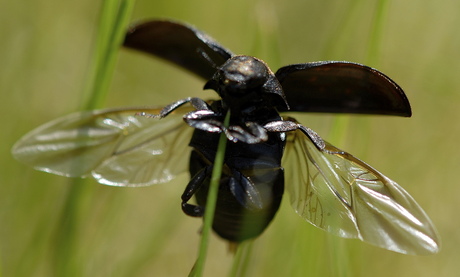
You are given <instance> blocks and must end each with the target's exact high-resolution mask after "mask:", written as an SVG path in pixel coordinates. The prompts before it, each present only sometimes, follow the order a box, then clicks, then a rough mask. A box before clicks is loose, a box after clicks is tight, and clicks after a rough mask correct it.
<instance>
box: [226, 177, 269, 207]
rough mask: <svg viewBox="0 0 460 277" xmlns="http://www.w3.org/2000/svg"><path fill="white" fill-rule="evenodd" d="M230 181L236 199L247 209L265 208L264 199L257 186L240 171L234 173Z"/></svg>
mask: <svg viewBox="0 0 460 277" xmlns="http://www.w3.org/2000/svg"><path fill="white" fill-rule="evenodd" d="M232 175H233V176H232V178H230V180H229V186H230V191H231V192H232V194H233V196H235V199H236V200H237V201H238V202H239V203H240V204H241V205H242V206H244V207H245V208H246V209H249V210H261V209H262V208H263V202H262V198H261V196H260V194H259V191H258V190H257V188H256V186H255V184H254V183H253V182H252V181H251V179H249V178H248V177H246V176H244V175H243V174H242V173H241V172H240V171H237V170H235V171H233V174H232Z"/></svg>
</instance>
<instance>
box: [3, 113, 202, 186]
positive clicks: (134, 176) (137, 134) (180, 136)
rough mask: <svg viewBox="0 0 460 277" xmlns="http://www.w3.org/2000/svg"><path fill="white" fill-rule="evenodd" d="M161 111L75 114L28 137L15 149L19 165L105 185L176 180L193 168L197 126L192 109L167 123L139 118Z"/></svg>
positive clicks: (136, 184) (130, 184) (162, 120)
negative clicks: (191, 122)
mask: <svg viewBox="0 0 460 277" xmlns="http://www.w3.org/2000/svg"><path fill="white" fill-rule="evenodd" d="M160 110H161V109H151V108H133V109H130V108H122V109H108V110H100V111H85V112H78V113H74V114H70V115H68V116H65V117H62V118H58V119H56V120H53V121H51V122H49V123H47V124H44V125H42V126H40V127H38V128H36V129H35V130H33V131H31V132H30V133H28V134H27V135H25V136H24V137H23V138H22V139H21V140H20V141H18V142H17V143H16V144H15V146H14V147H13V150H12V152H13V155H14V157H15V158H16V159H18V160H19V161H21V162H23V163H25V164H28V165H30V166H33V167H34V168H36V169H38V170H42V171H45V172H50V173H54V174H58V175H63V176H68V177H80V176H87V175H90V174H91V175H93V177H94V178H95V179H96V180H97V181H98V182H100V183H102V184H106V185H115V186H145V185H151V184H156V183H163V182H167V181H169V180H171V179H172V178H174V176H176V175H177V174H180V173H181V172H184V171H186V170H187V168H188V166H187V165H188V159H187V158H184V153H185V152H186V151H187V148H188V142H189V140H190V138H191V134H192V132H193V128H190V127H189V126H188V125H186V124H185V123H184V122H183V120H182V114H184V113H185V112H188V111H191V110H192V108H190V107H181V108H178V109H177V110H176V111H175V112H174V113H172V114H170V115H169V116H168V117H166V118H163V119H161V120H159V119H156V118H147V117H143V116H138V115H136V113H140V112H145V113H152V114H156V113H158V112H159V111H160Z"/></svg>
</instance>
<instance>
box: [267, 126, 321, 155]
mask: <svg viewBox="0 0 460 277" xmlns="http://www.w3.org/2000/svg"><path fill="white" fill-rule="evenodd" d="M264 128H265V130H267V131H269V132H278V133H281V132H289V131H295V130H300V131H302V133H304V134H305V135H307V136H308V137H309V138H310V140H311V141H312V142H313V143H314V144H315V146H316V148H318V149H319V150H320V151H324V150H325V148H326V143H325V142H324V140H323V139H322V138H321V137H320V136H319V135H318V134H317V133H316V132H315V131H313V130H312V129H310V128H308V127H305V126H303V125H302V124H299V123H297V122H296V121H290V120H277V121H272V122H269V123H267V124H265V125H264Z"/></svg>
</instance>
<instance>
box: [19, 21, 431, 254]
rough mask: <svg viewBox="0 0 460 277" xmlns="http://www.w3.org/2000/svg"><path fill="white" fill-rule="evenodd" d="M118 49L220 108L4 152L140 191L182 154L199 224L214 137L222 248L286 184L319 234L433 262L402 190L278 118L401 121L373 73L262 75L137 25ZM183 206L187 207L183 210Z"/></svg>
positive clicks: (253, 66) (87, 125) (267, 208)
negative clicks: (220, 159) (352, 116)
mask: <svg viewBox="0 0 460 277" xmlns="http://www.w3.org/2000/svg"><path fill="white" fill-rule="evenodd" d="M124 45H125V46H126V47H128V48H132V49H136V50H139V51H143V52H146V53H150V54H153V55H155V56H157V57H161V58H163V59H165V60H167V61H169V62H173V63H175V64H177V65H179V66H181V67H183V68H185V69H188V70H189V71H191V72H192V73H195V74H197V75H198V76H200V77H202V78H204V79H205V80H207V82H206V84H205V86H204V88H205V89H212V90H214V91H216V92H217V93H218V95H219V96H220V98H221V99H220V100H216V101H204V100H202V99H199V98H193V97H189V98H185V99H182V100H179V101H176V102H174V103H172V104H170V105H168V106H166V107H164V108H131V109H128V108H123V109H112V110H102V111H88V112H80V113H76V114H72V115H69V116H66V117H63V118H60V119H57V120H55V121H52V122H50V123H48V124H45V125H43V126H41V127H39V128H37V129H35V130H34V131H32V132H30V133H29V134H27V135H26V136H24V137H23V138H22V139H21V140H20V141H19V142H18V143H17V144H16V145H15V146H14V148H13V154H14V156H15V157H16V158H17V159H19V160H20V161H23V162H25V163H27V164H30V165H32V166H34V167H35V168H37V169H40V170H43V171H47V172H51V173H55V174H60V175H65V176H85V175H89V174H91V175H92V176H93V177H94V178H95V179H96V180H97V181H98V182H100V183H102V184H106V185H115V186H144V185H151V184H155V183H163V182H167V181H169V180H171V179H172V178H174V176H176V175H177V174H179V173H181V172H183V171H186V170H187V163H186V159H185V158H184V157H183V153H184V152H185V151H187V150H186V148H187V145H190V146H191V147H192V148H193V150H192V151H191V156H190V160H189V166H188V169H189V171H190V174H191V176H192V178H191V181H190V182H189V184H188V185H187V187H186V189H185V192H184V193H183V195H182V208H183V211H184V212H185V213H186V214H188V215H191V216H202V215H203V211H204V208H205V203H206V198H207V191H208V187H209V179H210V174H211V171H212V168H213V162H214V157H215V154H216V149H217V141H218V137H219V134H220V133H221V132H224V133H225V135H226V136H227V138H228V140H229V141H230V142H228V144H227V151H226V154H225V161H224V168H223V176H222V178H221V181H220V186H219V192H218V200H217V207H216V212H215V215H214V222H213V229H214V230H215V232H216V233H217V234H219V235H220V236H221V237H223V238H225V239H227V240H229V241H231V242H241V241H243V240H247V239H250V238H254V237H257V236H259V235H260V234H261V233H262V232H263V231H264V230H265V229H266V227H267V225H268V224H269V223H270V222H271V220H272V218H273V217H274V215H275V213H276V212H277V210H278V208H279V205H280V203H281V198H282V195H283V191H284V186H285V185H286V188H287V190H288V191H289V192H290V194H291V203H292V206H293V207H294V209H295V210H296V211H297V213H299V214H300V215H301V216H302V217H303V218H305V219H306V220H307V221H309V222H310V223H312V224H313V225H315V226H317V227H319V228H322V229H324V230H326V231H328V232H331V233H333V234H336V235H339V236H342V237H346V238H358V239H361V240H363V241H365V242H368V243H371V244H373V245H376V246H379V247H382V248H386V249H389V250H392V251H396V252H401V253H409V254H429V253H435V252H437V251H438V249H439V247H438V238H437V234H436V231H435V228H434V226H433V225H432V223H431V221H430V219H429V218H428V216H427V215H426V214H425V212H424V211H423V210H422V209H421V208H420V207H419V205H418V204H417V203H416V202H415V201H414V200H413V199H412V197H411V196H410V195H409V194H408V193H407V192H406V191H405V190H404V189H402V188H401V187H400V186H399V185H398V184H396V183H395V182H394V181H392V180H390V179H388V178H387V177H386V176H384V175H382V174H381V173H380V172H378V171H377V170H375V169H374V168H372V167H371V166H369V165H367V164H366V163H364V162H363V161H361V160H359V159H357V158H356V157H354V156H352V155H350V154H348V153H347V152H344V151H342V150H340V149H338V148H336V147H334V146H332V145H330V144H329V143H327V142H326V141H324V140H323V139H322V138H321V137H320V136H319V135H318V134H316V133H315V132H314V131H313V130H311V129H310V128H308V127H305V126H303V125H301V124H300V123H299V122H297V121H296V120H295V119H294V118H290V117H286V118H283V117H282V116H281V114H280V113H284V112H287V111H297V112H330V113H358V114H383V115H397V116H411V108H410V105H409V101H408V100H407V98H406V96H405V94H404V92H403V90H402V89H401V88H400V87H399V86H398V85H397V84H396V83H395V82H393V81H392V80H391V79H390V78H389V77H387V76H386V75H384V74H383V73H381V72H379V71H377V70H376V69H373V68H370V67H367V66H364V65H361V64H356V63H351V62H339V61H328V62H313V63H304V64H295V65H288V66H285V67H282V68H281V69H279V70H278V71H277V72H276V73H273V72H272V71H271V70H270V68H269V67H268V66H267V65H266V64H265V63H264V62H263V61H262V60H260V59H257V58H254V57H251V56H244V55H234V54H232V53H231V52H230V51H229V50H227V49H225V48H224V47H222V46H221V45H219V44H218V43H217V42H215V41H214V40H213V39H212V38H210V37H209V36H207V35H206V34H204V33H202V32H200V31H198V30H196V29H195V28H193V27H191V26H188V25H185V24H181V23H176V22H172V21H162V20H156V21H150V22H146V23H144V24H140V25H137V26H135V27H133V28H132V29H130V30H129V32H128V34H127V35H126V39H125V42H124ZM187 103H189V104H191V105H184V104H187ZM190 106H191V107H190ZM227 111H231V118H230V125H229V126H228V127H225V126H224V124H223V119H224V117H225V115H226V113H227ZM183 114H185V115H183ZM140 115H144V116H140ZM182 115H183V116H182ZM151 117H153V118H154V119H152V118H151ZM158 119H161V120H158ZM181 119H183V120H184V121H185V123H186V124H184V122H183V121H182V120H181ZM190 126H191V127H193V128H189V127H190ZM192 132H193V133H192ZM190 137H191V140H190ZM285 171H286V172H285ZM194 195H195V196H196V200H197V205H193V204H189V203H188V202H189V200H190V199H191V198H192V196H194Z"/></svg>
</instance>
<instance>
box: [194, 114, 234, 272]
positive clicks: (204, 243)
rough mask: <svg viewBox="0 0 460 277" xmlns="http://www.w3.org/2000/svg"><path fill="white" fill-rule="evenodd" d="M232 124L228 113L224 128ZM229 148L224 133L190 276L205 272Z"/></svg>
mask: <svg viewBox="0 0 460 277" xmlns="http://www.w3.org/2000/svg"><path fill="white" fill-rule="evenodd" d="M229 122H230V111H228V112H227V115H226V116H225V120H224V126H225V127H227V126H228V125H229ZM226 146H227V137H226V136H225V133H224V132H222V133H221V134H220V138H219V144H218V146H217V153H216V158H215V159H214V167H213V169H212V175H211V183H210V185H209V191H208V198H207V200H206V209H205V211H204V217H203V230H202V233H201V242H200V248H199V252H198V259H197V261H196V263H195V265H194V267H193V269H192V271H191V272H190V274H189V276H194V277H201V276H202V275H203V271H204V264H205V261H206V255H207V250H208V245H209V237H210V235H211V230H212V229H211V228H212V221H213V217H214V211H215V209H216V202H217V192H218V190H219V182H220V176H221V174H222V167H223V165H224V157H225V148H226Z"/></svg>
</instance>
